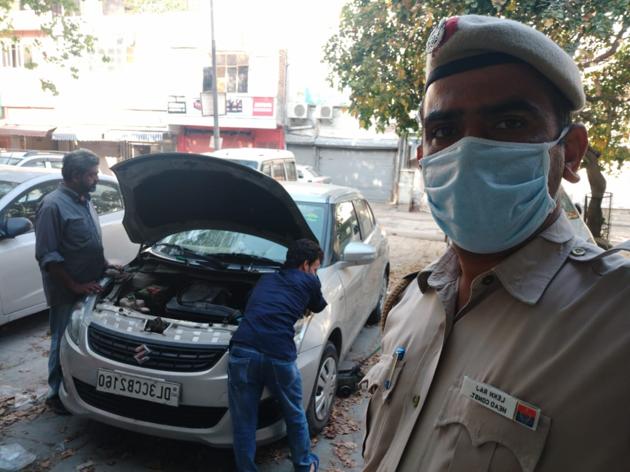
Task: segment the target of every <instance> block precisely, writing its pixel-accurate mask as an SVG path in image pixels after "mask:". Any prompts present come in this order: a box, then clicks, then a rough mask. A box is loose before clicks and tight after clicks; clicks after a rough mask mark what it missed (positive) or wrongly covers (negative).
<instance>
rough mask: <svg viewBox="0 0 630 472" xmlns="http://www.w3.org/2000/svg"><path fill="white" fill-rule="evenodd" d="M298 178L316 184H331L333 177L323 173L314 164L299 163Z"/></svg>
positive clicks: (300, 180)
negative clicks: (304, 164)
mask: <svg viewBox="0 0 630 472" xmlns="http://www.w3.org/2000/svg"><path fill="white" fill-rule="evenodd" d="M296 168H297V178H298V181H299V182H311V183H315V184H330V183H332V179H331V178H330V177H328V176H324V175H321V174H320V173H319V172H318V171H316V170H315V168H314V167H312V166H303V165H297V166H296Z"/></svg>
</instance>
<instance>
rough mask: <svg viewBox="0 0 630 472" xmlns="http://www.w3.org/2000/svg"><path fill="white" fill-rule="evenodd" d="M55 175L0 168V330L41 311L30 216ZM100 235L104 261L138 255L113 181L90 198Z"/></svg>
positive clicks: (58, 175)
mask: <svg viewBox="0 0 630 472" xmlns="http://www.w3.org/2000/svg"><path fill="white" fill-rule="evenodd" d="M62 180H63V179H62V177H61V172H60V171H59V170H39V169H35V168H28V167H15V166H5V165H0V325H2V324H4V323H8V322H9V321H12V320H15V319H17V318H21V317H23V316H27V315H31V314H33V313H37V312H38V311H41V310H44V309H45V308H46V306H47V305H46V299H45V296H44V289H43V286H42V277H41V274H40V271H39V266H38V265H37V261H36V260H35V232H34V231H33V224H34V223H35V213H36V211H37V207H38V206H39V203H40V202H41V200H42V199H43V198H44V196H45V195H46V194H48V193H49V192H52V191H53V190H55V189H56V188H57V187H58V186H59V184H60V183H61V182H62ZM92 202H93V203H94V207H95V208H96V211H97V213H98V215H99V220H100V223H101V228H102V231H103V245H104V247H105V256H106V257H107V258H108V259H109V260H110V261H111V262H115V263H120V264H124V263H127V262H129V261H130V260H131V259H133V258H134V257H135V256H136V255H137V253H138V245H136V244H133V243H132V242H131V241H129V238H128V237H127V234H126V233H125V230H124V228H123V225H122V219H123V202H122V196H121V195H120V191H119V189H118V184H117V183H116V180H115V179H113V178H112V177H108V176H101V177H100V181H99V183H98V184H97V186H96V191H95V192H94V193H93V194H92Z"/></svg>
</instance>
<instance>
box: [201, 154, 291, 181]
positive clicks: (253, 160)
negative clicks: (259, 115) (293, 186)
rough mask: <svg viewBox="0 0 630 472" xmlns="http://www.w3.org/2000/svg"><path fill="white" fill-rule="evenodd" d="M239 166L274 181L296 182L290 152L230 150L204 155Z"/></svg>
mask: <svg viewBox="0 0 630 472" xmlns="http://www.w3.org/2000/svg"><path fill="white" fill-rule="evenodd" d="M204 155H206V156H212V157H218V158H220V159H226V160H228V161H231V162H235V163H237V164H241V165H244V166H247V167H250V168H252V169H255V170H257V171H259V172H262V173H263V174H265V175H268V176H269V177H271V178H273V179H275V180H280V181H284V180H297V171H296V168H295V156H294V155H293V153H292V152H291V151H286V150H283V149H266V148H230V149H221V150H219V151H212V152H206V153H204Z"/></svg>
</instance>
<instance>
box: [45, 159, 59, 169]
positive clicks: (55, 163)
mask: <svg viewBox="0 0 630 472" xmlns="http://www.w3.org/2000/svg"><path fill="white" fill-rule="evenodd" d="M48 162H49V163H50V167H52V168H53V169H61V168H62V167H63V161H62V160H54V161H48Z"/></svg>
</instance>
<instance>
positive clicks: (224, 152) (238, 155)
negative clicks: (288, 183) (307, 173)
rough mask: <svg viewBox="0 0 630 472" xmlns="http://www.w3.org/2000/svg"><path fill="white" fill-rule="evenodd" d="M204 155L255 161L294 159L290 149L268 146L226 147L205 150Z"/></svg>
mask: <svg viewBox="0 0 630 472" xmlns="http://www.w3.org/2000/svg"><path fill="white" fill-rule="evenodd" d="M204 156H212V157H219V158H221V159H247V160H249V161H256V162H261V161H267V160H269V159H295V156H294V155H293V153H292V152H291V151H287V150H286V149H268V148H228V149H220V150H218V151H212V152H205V153H204Z"/></svg>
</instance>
